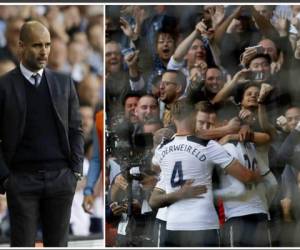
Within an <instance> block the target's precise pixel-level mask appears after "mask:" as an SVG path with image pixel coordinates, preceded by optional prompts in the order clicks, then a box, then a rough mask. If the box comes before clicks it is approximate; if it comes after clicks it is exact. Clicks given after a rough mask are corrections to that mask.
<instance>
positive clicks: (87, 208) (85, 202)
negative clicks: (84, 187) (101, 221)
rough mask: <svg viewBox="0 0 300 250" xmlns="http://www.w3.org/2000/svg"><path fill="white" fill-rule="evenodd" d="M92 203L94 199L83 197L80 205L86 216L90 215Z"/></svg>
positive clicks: (90, 196) (92, 197) (89, 196)
mask: <svg viewBox="0 0 300 250" xmlns="http://www.w3.org/2000/svg"><path fill="white" fill-rule="evenodd" d="M94 201H95V198H94V196H93V195H86V196H84V198H83V203H82V208H83V210H84V212H86V213H88V214H92V212H91V210H92V208H93V206H94Z"/></svg>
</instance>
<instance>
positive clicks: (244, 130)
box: [239, 124, 253, 142]
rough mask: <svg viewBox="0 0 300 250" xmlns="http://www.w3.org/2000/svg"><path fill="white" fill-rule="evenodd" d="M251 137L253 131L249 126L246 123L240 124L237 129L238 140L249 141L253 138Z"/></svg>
mask: <svg viewBox="0 0 300 250" xmlns="http://www.w3.org/2000/svg"><path fill="white" fill-rule="evenodd" d="M252 137H253V133H252V131H251V129H250V126H249V125H247V124H244V125H242V127H241V129H240V131H239V140H240V141H241V142H244V141H251V140H252V139H253V138H252Z"/></svg>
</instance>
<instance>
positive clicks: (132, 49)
mask: <svg viewBox="0 0 300 250" xmlns="http://www.w3.org/2000/svg"><path fill="white" fill-rule="evenodd" d="M134 51H135V48H124V49H122V50H121V53H122V55H123V56H126V55H128V54H130V53H133V52H134Z"/></svg>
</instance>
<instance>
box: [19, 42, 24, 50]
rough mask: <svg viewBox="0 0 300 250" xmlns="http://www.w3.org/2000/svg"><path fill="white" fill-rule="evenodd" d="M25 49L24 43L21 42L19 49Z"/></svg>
mask: <svg viewBox="0 0 300 250" xmlns="http://www.w3.org/2000/svg"><path fill="white" fill-rule="evenodd" d="M23 47H24V42H22V41H19V48H21V49H23Z"/></svg>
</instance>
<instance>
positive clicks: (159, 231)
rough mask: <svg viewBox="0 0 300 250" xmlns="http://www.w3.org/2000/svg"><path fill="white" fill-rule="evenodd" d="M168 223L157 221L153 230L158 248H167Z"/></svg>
mask: <svg viewBox="0 0 300 250" xmlns="http://www.w3.org/2000/svg"><path fill="white" fill-rule="evenodd" d="M166 228H167V222H166V221H163V220H160V219H156V220H155V223H154V230H153V241H154V245H155V246H156V247H165V241H166V234H167V229H166Z"/></svg>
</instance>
